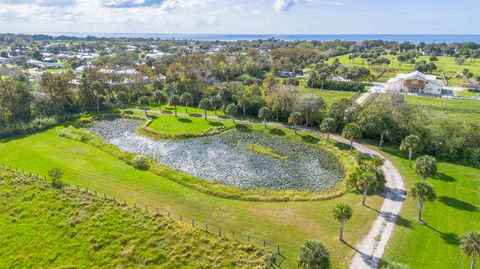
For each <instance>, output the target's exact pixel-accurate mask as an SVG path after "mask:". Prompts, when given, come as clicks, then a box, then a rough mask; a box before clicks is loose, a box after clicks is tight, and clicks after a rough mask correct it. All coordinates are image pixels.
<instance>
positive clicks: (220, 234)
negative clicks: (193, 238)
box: [218, 227, 222, 236]
mask: <svg viewBox="0 0 480 269" xmlns="http://www.w3.org/2000/svg"><path fill="white" fill-rule="evenodd" d="M218 235H219V236H222V228H220V227H218Z"/></svg>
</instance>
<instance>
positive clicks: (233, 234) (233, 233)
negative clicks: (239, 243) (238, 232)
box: [232, 231, 235, 239]
mask: <svg viewBox="0 0 480 269" xmlns="http://www.w3.org/2000/svg"><path fill="white" fill-rule="evenodd" d="M232 236H233V239H235V231H233V232H232Z"/></svg>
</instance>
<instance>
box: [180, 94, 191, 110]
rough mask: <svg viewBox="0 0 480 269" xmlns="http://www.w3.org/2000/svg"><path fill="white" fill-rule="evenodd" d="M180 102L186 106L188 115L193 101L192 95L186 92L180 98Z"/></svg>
mask: <svg viewBox="0 0 480 269" xmlns="http://www.w3.org/2000/svg"><path fill="white" fill-rule="evenodd" d="M180 101H181V102H182V103H183V104H185V113H188V105H189V104H191V103H192V101H193V98H192V95H191V94H190V93H188V92H184V93H182V95H181V96H180Z"/></svg>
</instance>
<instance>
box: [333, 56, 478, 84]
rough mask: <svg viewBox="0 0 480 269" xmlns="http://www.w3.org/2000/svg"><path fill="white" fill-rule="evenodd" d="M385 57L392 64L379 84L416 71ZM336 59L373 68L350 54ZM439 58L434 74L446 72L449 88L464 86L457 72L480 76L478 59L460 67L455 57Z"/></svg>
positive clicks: (439, 74) (408, 64) (381, 77)
mask: <svg viewBox="0 0 480 269" xmlns="http://www.w3.org/2000/svg"><path fill="white" fill-rule="evenodd" d="M384 57H386V58H388V59H389V60H390V61H391V64H390V65H388V66H387V67H388V69H389V70H388V71H387V72H385V74H383V75H382V76H380V77H379V78H377V80H378V81H379V82H386V81H387V80H388V79H389V78H391V77H394V76H396V75H397V74H398V73H409V72H412V71H414V70H415V64H410V63H401V62H398V61H397V60H396V56H392V55H386V56H384ZM334 58H338V59H339V61H340V63H342V64H345V65H351V66H364V67H369V68H371V67H372V66H369V65H368V63H367V61H366V60H365V61H364V60H362V59H360V58H356V59H353V60H350V59H348V54H347V55H342V56H338V57H334ZM334 58H331V59H330V60H329V63H332V62H333V59H334ZM437 58H438V61H436V62H435V65H437V70H435V71H434V72H433V74H434V75H437V76H439V77H441V78H443V75H442V72H445V74H446V75H447V77H449V78H450V80H449V86H461V85H462V84H463V82H464V81H463V79H462V78H456V75H457V72H459V73H462V71H463V69H469V70H470V72H472V73H473V74H474V75H478V74H480V60H478V59H477V60H474V61H470V60H466V61H465V63H464V64H462V65H459V64H457V63H456V62H455V57H448V56H439V57H437ZM420 60H426V61H427V62H429V57H428V56H420V57H419V59H417V61H420Z"/></svg>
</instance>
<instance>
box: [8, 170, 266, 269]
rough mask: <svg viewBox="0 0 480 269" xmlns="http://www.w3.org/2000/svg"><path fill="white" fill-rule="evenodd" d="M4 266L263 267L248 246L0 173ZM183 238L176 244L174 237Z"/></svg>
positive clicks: (261, 255) (78, 193) (262, 261)
mask: <svg viewBox="0 0 480 269" xmlns="http://www.w3.org/2000/svg"><path fill="white" fill-rule="evenodd" d="M0 197H1V198H0V227H2V232H1V233H0V241H1V242H2V244H0V260H1V261H2V265H1V267H2V268H139V267H140V268H160V267H161V268H180V267H181V268H199V267H201V268H207V267H208V268H212V267H216V268H264V267H265V264H266V259H267V255H265V252H257V251H258V249H257V248H255V247H253V246H251V245H243V244H239V243H238V242H235V241H233V240H231V239H228V238H225V237H219V236H217V235H214V234H208V233H205V232H204V231H202V230H200V229H193V228H192V227H190V225H187V224H181V223H179V222H177V221H175V220H174V219H172V218H168V217H165V216H161V215H154V214H152V213H150V214H147V213H146V212H145V211H143V210H142V209H138V208H137V209H134V208H133V207H127V206H124V205H120V204H118V203H117V204H115V203H114V202H113V200H104V199H103V198H101V197H99V196H95V195H94V194H93V193H92V192H89V193H86V192H85V191H83V190H81V191H78V190H76V189H68V188H67V189H66V190H63V191H62V190H59V189H54V188H53V187H51V185H50V184H49V183H46V182H44V181H43V180H38V179H35V178H33V177H28V176H26V175H22V174H17V173H12V172H6V171H1V169H0ZM179 239H181V240H179Z"/></svg>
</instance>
